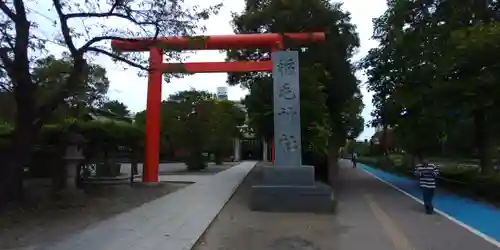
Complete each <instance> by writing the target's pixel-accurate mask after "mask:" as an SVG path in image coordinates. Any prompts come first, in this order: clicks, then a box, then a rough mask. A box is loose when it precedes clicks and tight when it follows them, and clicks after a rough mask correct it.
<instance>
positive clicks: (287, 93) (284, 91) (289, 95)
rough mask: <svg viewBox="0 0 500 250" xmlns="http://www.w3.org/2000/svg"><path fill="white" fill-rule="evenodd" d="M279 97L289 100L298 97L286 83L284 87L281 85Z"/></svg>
mask: <svg viewBox="0 0 500 250" xmlns="http://www.w3.org/2000/svg"><path fill="white" fill-rule="evenodd" d="M278 96H279V97H281V98H285V99H287V100H291V99H295V98H296V97H297V95H295V93H294V92H293V90H292V88H291V87H290V83H284V84H283V85H281V87H280V92H279V93H278Z"/></svg>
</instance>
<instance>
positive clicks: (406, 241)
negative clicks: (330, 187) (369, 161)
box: [338, 161, 498, 250]
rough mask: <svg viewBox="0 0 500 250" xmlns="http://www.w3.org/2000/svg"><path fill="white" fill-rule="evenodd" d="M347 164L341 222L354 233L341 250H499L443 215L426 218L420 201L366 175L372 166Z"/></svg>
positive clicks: (347, 238) (344, 170)
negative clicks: (353, 166) (367, 169)
mask: <svg viewBox="0 0 500 250" xmlns="http://www.w3.org/2000/svg"><path fill="white" fill-rule="evenodd" d="M342 165H343V168H342V169H341V171H340V172H341V179H342V185H341V191H340V193H339V195H340V203H339V214H338V216H339V218H338V219H339V220H340V221H341V223H342V224H344V225H346V226H347V227H349V228H351V230H350V231H349V232H347V233H346V234H345V237H340V238H339V241H340V242H339V244H341V246H342V247H341V248H340V249H346V250H347V249H368V248H369V249H397V250H403V249H404V250H406V249H426V250H427V249H453V250H470V249H481V250H490V249H492V250H493V249H498V247H497V246H496V245H495V243H494V242H489V241H488V240H485V239H484V238H483V237H482V236H480V235H478V234H476V233H475V232H471V231H470V230H468V229H466V228H464V227H463V226H461V225H459V224H457V223H456V222H454V221H452V220H450V219H448V218H446V217H444V216H442V215H440V214H435V215H426V214H425V213H424V209H423V206H422V205H421V204H420V203H418V202H415V200H414V199H412V198H410V197H408V196H407V195H405V194H403V193H402V192H400V191H398V190H396V189H394V188H393V187H391V186H390V185H387V184H386V183H384V182H382V181H380V180H378V179H377V178H375V177H377V176H375V175H373V174H372V173H369V172H365V171H364V170H366V169H365V168H366V166H361V168H358V169H353V168H352V167H351V165H350V163H348V162H347V161H343V162H342ZM437 203H438V202H437ZM436 205H437V208H438V209H439V204H436ZM474 212H475V211H474V210H470V211H469V213H474ZM452 219H453V218H452ZM472 231H474V230H472ZM379 236H381V237H379ZM377 238H378V239H383V240H381V241H379V242H377V241H376V239H377ZM356 239H357V240H356ZM370 246H372V247H370ZM389 246H392V247H389Z"/></svg>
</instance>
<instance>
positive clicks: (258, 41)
mask: <svg viewBox="0 0 500 250" xmlns="http://www.w3.org/2000/svg"><path fill="white" fill-rule="evenodd" d="M287 39H288V40H290V41H292V42H293V44H294V45H297V46H301V45H307V44H310V43H318V42H324V41H325V33H323V32H311V33H283V34H278V33H265V34H235V35H213V36H194V37H163V38H156V39H152V38H138V39H133V40H131V41H123V40H113V41H111V47H112V48H113V49H114V50H117V51H122V52H133V51H135V52H139V51H147V50H149V48H151V47H159V48H165V49H172V50H228V49H247V48H274V47H276V46H280V47H281V46H283V44H284V43H285V41H286V40H287Z"/></svg>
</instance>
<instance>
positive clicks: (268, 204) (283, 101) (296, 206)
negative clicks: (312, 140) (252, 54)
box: [250, 51, 334, 212]
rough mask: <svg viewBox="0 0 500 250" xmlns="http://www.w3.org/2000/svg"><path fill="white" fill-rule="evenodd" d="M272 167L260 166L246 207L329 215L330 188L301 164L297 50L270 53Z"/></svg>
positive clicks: (330, 204)
mask: <svg viewBox="0 0 500 250" xmlns="http://www.w3.org/2000/svg"><path fill="white" fill-rule="evenodd" d="M271 58H272V62H273V96H274V100H273V102H274V141H275V162H274V166H270V167H263V169H261V171H262V175H260V177H261V178H260V180H258V182H259V183H257V185H254V186H253V187H252V196H251V201H250V208H251V209H252V210H259V211H276V212H333V209H334V201H333V191H332V189H331V188H330V187H329V186H328V185H326V184H322V183H317V182H316V181H315V179H314V167H313V166H303V165H302V142H301V126H300V85H299V59H298V52H297V51H279V52H273V53H272V56H271Z"/></svg>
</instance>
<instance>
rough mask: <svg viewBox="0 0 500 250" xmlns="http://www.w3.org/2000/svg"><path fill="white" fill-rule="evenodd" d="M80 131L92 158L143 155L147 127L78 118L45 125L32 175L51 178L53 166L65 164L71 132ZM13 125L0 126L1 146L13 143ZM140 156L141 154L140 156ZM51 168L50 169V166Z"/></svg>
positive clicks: (35, 150)
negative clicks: (11, 138)
mask: <svg viewBox="0 0 500 250" xmlns="http://www.w3.org/2000/svg"><path fill="white" fill-rule="evenodd" d="M73 132H75V133H80V134H81V135H83V138H84V141H82V142H81V146H83V148H84V152H85V156H86V159H87V160H88V161H91V162H92V161H95V162H94V163H98V162H101V163H102V162H105V161H106V160H107V158H108V157H109V155H113V156H115V157H116V156H125V157H130V156H131V151H136V152H139V154H142V150H141V148H142V146H143V141H144V132H143V130H142V129H141V128H140V127H138V126H135V125H134V124H131V123H127V122H122V121H97V120H94V121H75V120H67V121H64V122H62V123H60V124H48V125H45V126H44V127H43V128H42V129H41V131H40V133H39V134H38V138H36V142H35V144H36V146H35V147H34V152H33V153H34V154H33V158H32V162H30V163H28V166H27V167H28V168H29V175H30V176H37V177H48V176H49V175H50V173H49V172H50V168H52V169H57V166H60V165H61V164H64V161H63V156H64V153H65V148H66V146H67V145H68V144H69V143H70V142H69V140H68V139H69V135H70V134H71V133H73ZM11 134H12V127H11V126H9V125H8V124H3V125H0V148H3V149H5V147H7V146H8V145H9V141H10V137H11ZM2 151H3V150H2ZM138 157H140V155H139V156H138ZM48 168H49V169H48Z"/></svg>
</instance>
